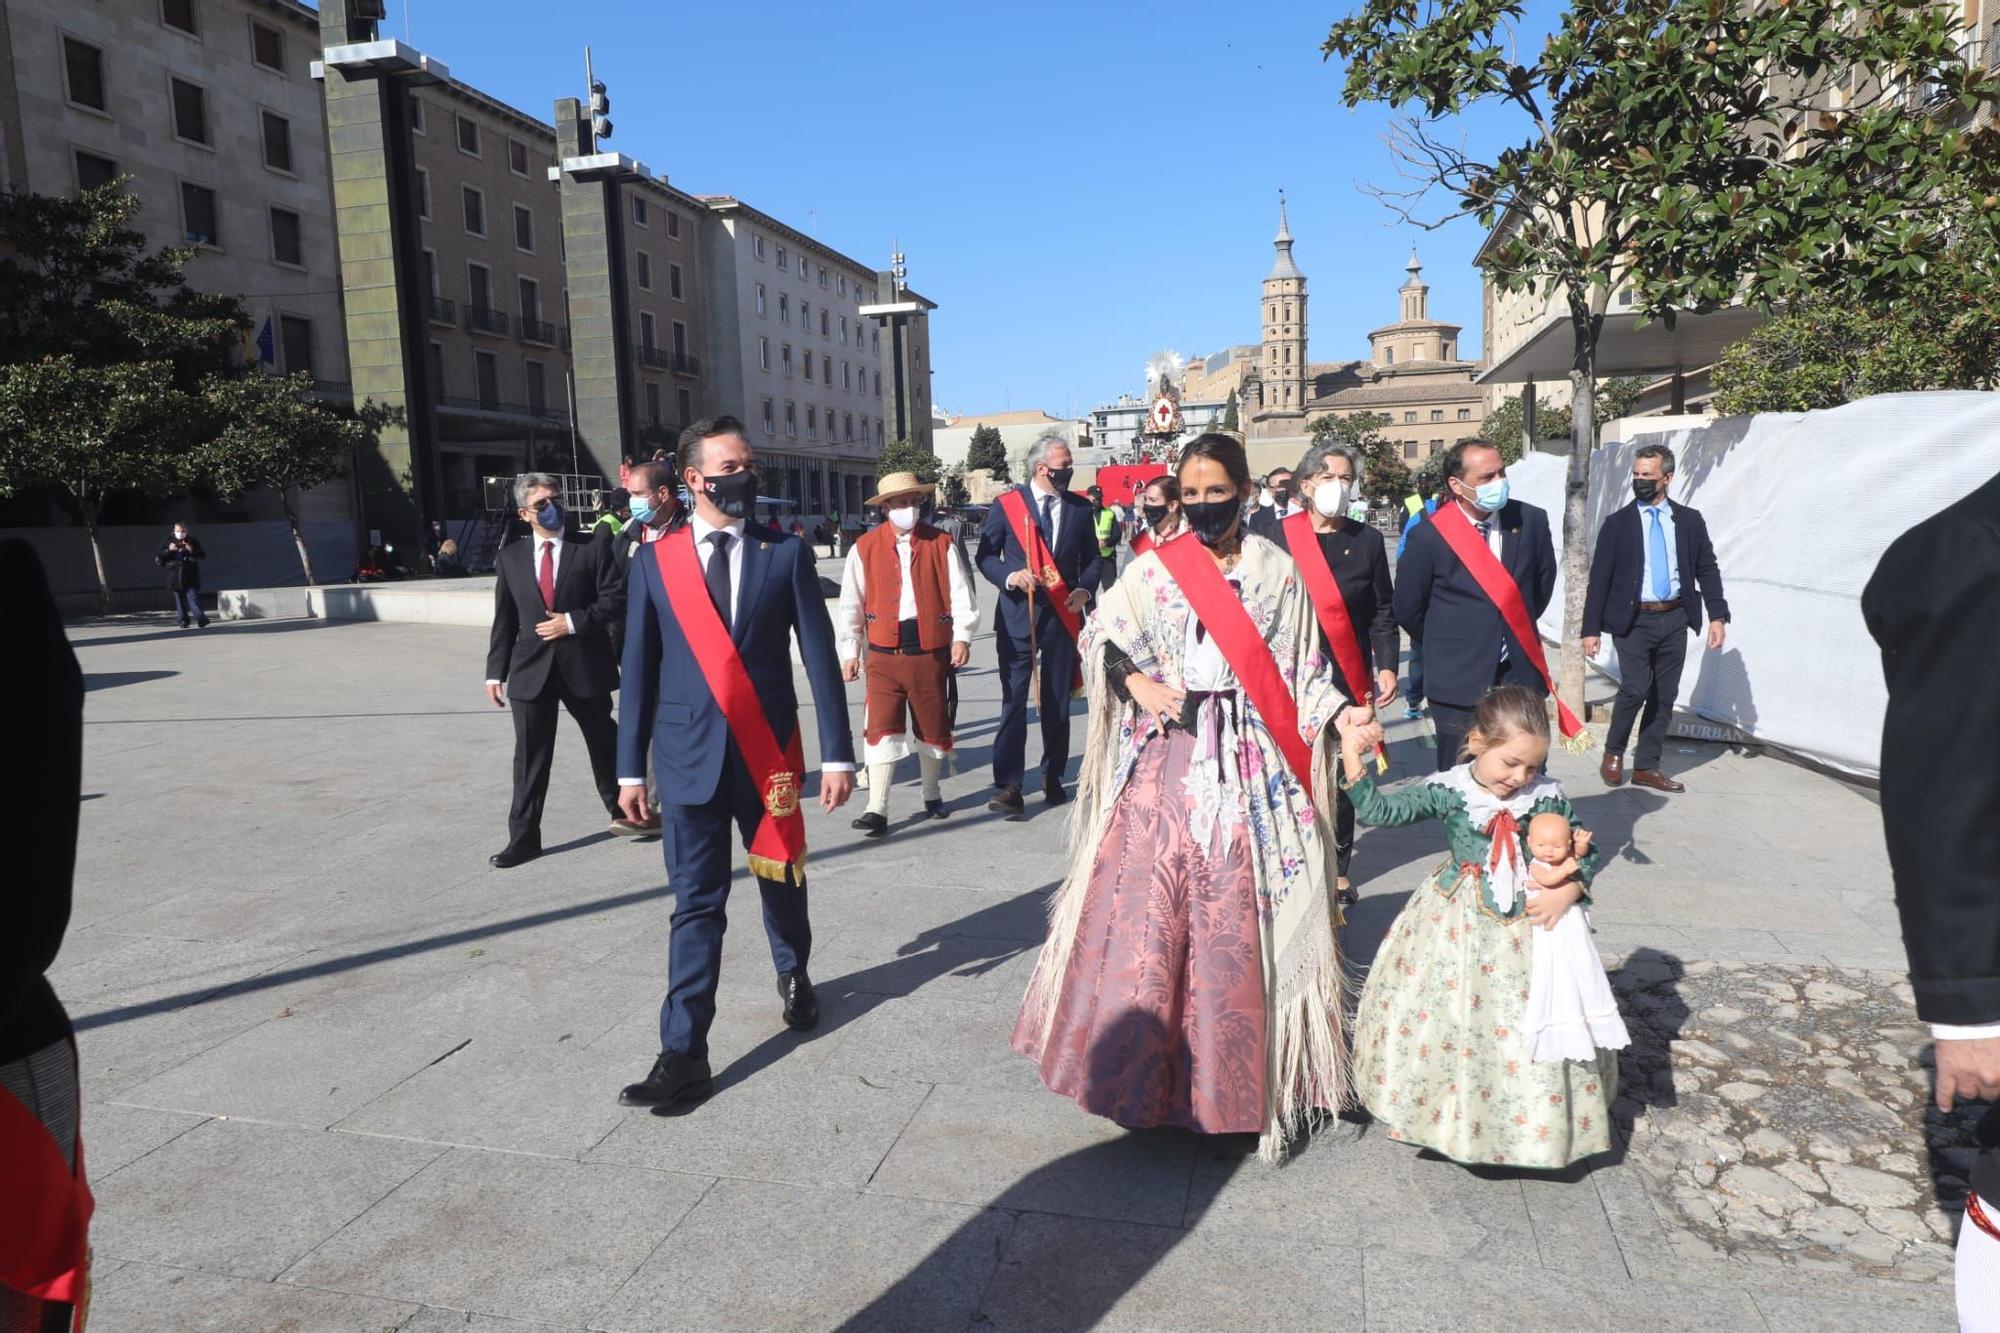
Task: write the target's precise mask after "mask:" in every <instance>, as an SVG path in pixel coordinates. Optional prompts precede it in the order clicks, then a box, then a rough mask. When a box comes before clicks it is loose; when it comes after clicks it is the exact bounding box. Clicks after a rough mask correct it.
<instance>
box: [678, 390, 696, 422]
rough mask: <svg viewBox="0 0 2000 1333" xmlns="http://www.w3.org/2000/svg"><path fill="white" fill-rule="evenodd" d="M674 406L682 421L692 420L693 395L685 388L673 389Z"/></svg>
mask: <svg viewBox="0 0 2000 1333" xmlns="http://www.w3.org/2000/svg"><path fill="white" fill-rule="evenodd" d="M674 407H675V409H676V410H677V411H678V412H679V413H680V417H679V420H680V421H682V422H683V423H685V422H689V421H693V420H694V395H693V394H692V393H690V392H688V391H687V390H686V389H675V390H674Z"/></svg>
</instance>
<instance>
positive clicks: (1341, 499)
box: [1313, 481, 1347, 518]
mask: <svg viewBox="0 0 2000 1333" xmlns="http://www.w3.org/2000/svg"><path fill="white" fill-rule="evenodd" d="M1313 508H1314V509H1317V510H1318V511H1319V512H1320V516H1321V517H1322V518H1333V517H1335V516H1337V515H1339V514H1340V513H1342V512H1343V511H1345V510H1346V508H1347V483H1346V482H1344V481H1322V482H1321V483H1320V484H1319V485H1317V486H1315V487H1313Z"/></svg>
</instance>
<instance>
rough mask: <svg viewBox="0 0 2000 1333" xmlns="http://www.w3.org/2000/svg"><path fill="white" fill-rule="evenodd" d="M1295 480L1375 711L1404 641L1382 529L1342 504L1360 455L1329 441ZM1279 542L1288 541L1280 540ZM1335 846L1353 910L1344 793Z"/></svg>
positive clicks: (1350, 832)
mask: <svg viewBox="0 0 2000 1333" xmlns="http://www.w3.org/2000/svg"><path fill="white" fill-rule="evenodd" d="M1296 475H1297V477H1298V485H1299V492H1300V495H1301V498H1302V499H1303V501H1304V504H1305V512H1306V513H1308V514H1311V515H1312V524H1313V532H1314V534H1315V535H1316V536H1317V537H1318V539H1319V549H1320V552H1321V554H1323V555H1324V556H1325V557H1326V563H1327V567H1328V568H1329V569H1331V570H1332V571H1333V581H1334V582H1335V583H1336V584H1338V585H1339V587H1340V596H1341V600H1342V601H1343V602H1345V603H1346V605H1347V617H1348V620H1349V621H1350V622H1351V623H1352V624H1353V626H1354V640H1355V647H1356V649H1357V650H1358V651H1359V652H1360V654H1361V662H1362V666H1363V669H1364V670H1365V671H1366V673H1367V675H1368V678H1369V680H1370V683H1371V684H1372V686H1373V688H1374V691H1375V698H1374V706H1375V707H1376V708H1377V709H1380V708H1383V707H1385V706H1387V705H1388V704H1389V703H1390V702H1391V701H1392V700H1393V699H1395V697H1396V660H1397V658H1398V657H1399V656H1400V654H1401V649H1402V638H1401V636H1400V635H1399V634H1398V632H1397V630H1396V606H1395V588H1394V585H1393V584H1392V583H1391V582H1390V580H1389V549H1388V546H1387V545H1386V544H1385V543H1384V542H1383V540H1382V534H1381V533H1380V532H1377V531H1376V530H1375V529H1374V528H1373V527H1371V526H1369V525H1368V524H1366V523H1357V522H1356V521H1355V520H1353V519H1352V518H1349V517H1348V516H1347V511H1348V507H1349V506H1350V505H1352V504H1353V503H1354V498H1355V497H1356V496H1357V495H1359V494H1360V493H1361V456H1360V454H1359V453H1357V452H1356V451H1355V450H1354V449H1352V448H1350V447H1349V446H1347V445H1344V444H1337V443H1334V442H1333V441H1330V440H1329V441H1327V442H1325V443H1322V444H1316V445H1314V446H1313V447H1312V448H1310V449H1308V450H1306V456H1305V457H1304V458H1301V459H1300V460H1299V470H1298V472H1297V474H1296ZM1260 512H1263V511H1260ZM1285 530H1286V529H1285V527H1283V526H1281V527H1280V529H1279V531H1280V532H1281V533H1283V532H1284V531H1285ZM1279 545H1281V546H1288V543H1287V542H1285V541H1284V540H1283V539H1282V537H1281V538H1280V540H1279ZM1320 643H1321V646H1322V647H1323V648H1326V650H1327V651H1328V653H1329V654H1330V653H1331V652H1332V647H1331V645H1329V644H1327V642H1326V629H1325V626H1324V625H1322V626H1321V628H1320ZM1333 674H1334V680H1335V681H1336V683H1338V684H1339V685H1340V686H1341V693H1343V694H1347V693H1349V691H1348V690H1347V688H1346V678H1345V677H1343V676H1342V675H1341V673H1340V672H1339V671H1338V670H1337V669H1336V670H1335V671H1334V673H1333ZM1354 702H1357V703H1358V702H1360V700H1355V701H1354ZM1333 845H1334V855H1335V859H1336V866H1337V870H1338V875H1339V877H1338V879H1337V881H1336V884H1337V895H1338V897H1339V899H1340V902H1341V905H1342V906H1351V905H1352V904H1353V903H1354V901H1355V894H1354V886H1353V884H1352V883H1351V882H1350V881H1349V879H1348V875H1347V871H1348V866H1349V864H1350V863H1351V862H1352V861H1353V859H1354V806H1353V804H1352V803H1351V802H1349V801H1348V799H1347V793H1346V792H1345V791H1342V792H1341V793H1340V804H1339V805H1338V807H1337V808H1336V810H1335V813H1334V844H1333Z"/></svg>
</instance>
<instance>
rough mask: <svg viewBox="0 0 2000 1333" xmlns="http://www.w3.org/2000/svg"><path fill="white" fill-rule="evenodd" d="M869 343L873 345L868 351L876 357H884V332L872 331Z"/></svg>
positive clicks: (869, 335)
mask: <svg viewBox="0 0 2000 1333" xmlns="http://www.w3.org/2000/svg"><path fill="white" fill-rule="evenodd" d="M868 341H869V342H870V343H871V344H873V345H872V346H871V347H870V348H869V349H868V350H869V351H870V352H872V353H874V354H875V355H876V356H880V355H882V330H880V329H871V330H870V331H869V334H868Z"/></svg>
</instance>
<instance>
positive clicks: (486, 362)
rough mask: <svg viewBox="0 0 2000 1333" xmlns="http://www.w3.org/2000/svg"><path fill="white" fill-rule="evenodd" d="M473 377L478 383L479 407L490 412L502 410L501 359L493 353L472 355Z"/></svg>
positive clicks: (475, 353)
mask: <svg viewBox="0 0 2000 1333" xmlns="http://www.w3.org/2000/svg"><path fill="white" fill-rule="evenodd" d="M472 370H473V377H474V378H475V379H476V380H477V382H478V389H479V405H480V406H481V407H482V408H484V409H486V410H487V411H488V412H498V411H499V410H500V358H499V357H497V356H495V355H493V353H491V352H474V353H473V354H472Z"/></svg>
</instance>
